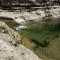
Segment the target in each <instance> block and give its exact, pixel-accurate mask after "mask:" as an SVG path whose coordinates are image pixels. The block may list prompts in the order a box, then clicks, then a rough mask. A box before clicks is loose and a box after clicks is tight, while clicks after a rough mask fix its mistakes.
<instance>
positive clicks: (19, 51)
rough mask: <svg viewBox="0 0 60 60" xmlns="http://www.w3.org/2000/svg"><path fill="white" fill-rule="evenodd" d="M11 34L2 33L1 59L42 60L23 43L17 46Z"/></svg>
mask: <svg viewBox="0 0 60 60" xmlns="http://www.w3.org/2000/svg"><path fill="white" fill-rule="evenodd" d="M11 41H12V38H11V37H10V36H9V34H5V33H0V60H42V59H39V58H38V56H36V55H35V54H34V53H33V52H32V51H30V50H29V49H27V48H25V47H24V46H23V45H19V46H17V47H15V46H14V45H13V44H12V43H11Z"/></svg>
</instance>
